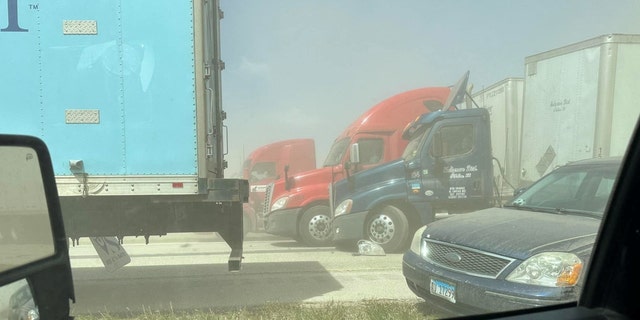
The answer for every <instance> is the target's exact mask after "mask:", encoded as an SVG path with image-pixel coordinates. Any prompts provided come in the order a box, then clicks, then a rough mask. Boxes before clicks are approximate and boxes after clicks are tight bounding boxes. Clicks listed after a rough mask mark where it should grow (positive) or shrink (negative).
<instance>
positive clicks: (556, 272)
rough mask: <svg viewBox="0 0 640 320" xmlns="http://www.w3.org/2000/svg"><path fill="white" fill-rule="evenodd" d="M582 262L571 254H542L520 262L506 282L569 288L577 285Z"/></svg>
mask: <svg viewBox="0 0 640 320" xmlns="http://www.w3.org/2000/svg"><path fill="white" fill-rule="evenodd" d="M581 271H582V260H580V258H578V257H577V256H576V255H575V254H573V253H568V252H543V253H539V254H536V255H535V256H533V257H531V258H529V259H527V260H525V261H524V262H522V263H521V264H520V265H519V266H518V267H517V268H516V269H515V270H513V272H511V273H510V274H509V276H507V280H508V281H512V282H520V283H527V284H535V285H540V286H545V287H570V286H574V285H576V283H578V279H579V278H580V272H581Z"/></svg>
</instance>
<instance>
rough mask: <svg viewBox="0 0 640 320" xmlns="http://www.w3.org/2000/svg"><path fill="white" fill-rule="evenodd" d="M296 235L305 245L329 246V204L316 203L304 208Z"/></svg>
mask: <svg viewBox="0 0 640 320" xmlns="http://www.w3.org/2000/svg"><path fill="white" fill-rule="evenodd" d="M298 235H299V238H300V240H301V241H302V243H304V244H305V245H308V246H313V247H324V246H330V245H331V238H332V229H331V216H330V209H329V206H327V205H316V206H313V207H311V208H309V209H307V210H305V211H304V213H303V214H302V217H301V218H300V223H299V224H298Z"/></svg>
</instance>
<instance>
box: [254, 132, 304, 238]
mask: <svg viewBox="0 0 640 320" xmlns="http://www.w3.org/2000/svg"><path fill="white" fill-rule="evenodd" d="M315 150H316V147H315V142H314V141H313V139H290V140H282V141H278V142H274V143H270V144H267V145H264V146H261V147H259V148H257V149H255V150H254V151H252V152H251V153H250V154H249V156H247V158H246V160H245V161H244V163H243V165H242V178H243V179H246V180H249V202H248V203H245V204H244V207H243V209H244V210H243V211H244V221H245V225H244V229H245V234H246V232H249V231H256V230H261V229H263V226H264V222H263V219H262V213H263V208H262V206H263V205H264V200H265V197H264V193H265V190H266V188H267V185H268V184H270V183H272V182H273V181H275V180H277V179H279V178H281V177H284V171H285V168H287V170H288V174H297V173H300V172H304V171H309V170H313V169H315V168H316V151H315Z"/></svg>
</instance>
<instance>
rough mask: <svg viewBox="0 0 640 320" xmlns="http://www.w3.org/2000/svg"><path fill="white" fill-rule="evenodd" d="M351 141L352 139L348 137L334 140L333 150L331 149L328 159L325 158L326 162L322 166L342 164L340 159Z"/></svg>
mask: <svg viewBox="0 0 640 320" xmlns="http://www.w3.org/2000/svg"><path fill="white" fill-rule="evenodd" d="M349 141H351V140H350V139H349V138H348V137H347V138H343V139H341V140H338V141H336V142H334V143H333V145H332V146H331V150H329V154H328V155H327V159H325V160H324V164H323V165H322V166H323V167H331V166H335V165H338V164H340V161H341V160H342V158H343V157H344V154H345V152H346V151H347V147H348V146H349Z"/></svg>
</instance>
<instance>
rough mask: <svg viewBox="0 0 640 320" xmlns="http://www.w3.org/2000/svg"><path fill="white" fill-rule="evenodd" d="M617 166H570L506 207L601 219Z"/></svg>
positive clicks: (541, 182) (543, 179)
mask: <svg viewBox="0 0 640 320" xmlns="http://www.w3.org/2000/svg"><path fill="white" fill-rule="evenodd" d="M618 169H619V168H618V165H594V166H588V165H583V166H573V167H572V166H569V167H565V168H561V169H558V170H556V171H554V172H552V173H551V174H549V175H547V176H546V177H544V178H542V179H540V180H539V181H538V182H537V183H535V184H534V185H532V186H531V187H530V188H529V189H527V190H526V191H524V192H523V193H522V194H520V195H518V196H517V198H516V199H514V200H513V201H511V202H510V204H509V205H507V206H509V207H516V208H523V209H528V210H532V209H533V210H536V209H538V210H545V211H550V212H556V213H577V214H580V213H583V214H589V215H592V216H597V217H602V214H603V213H604V209H605V208H606V205H607V202H608V201H609V197H610V195H611V190H612V189H613V185H614V183H615V180H616V174H617V172H618Z"/></svg>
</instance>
